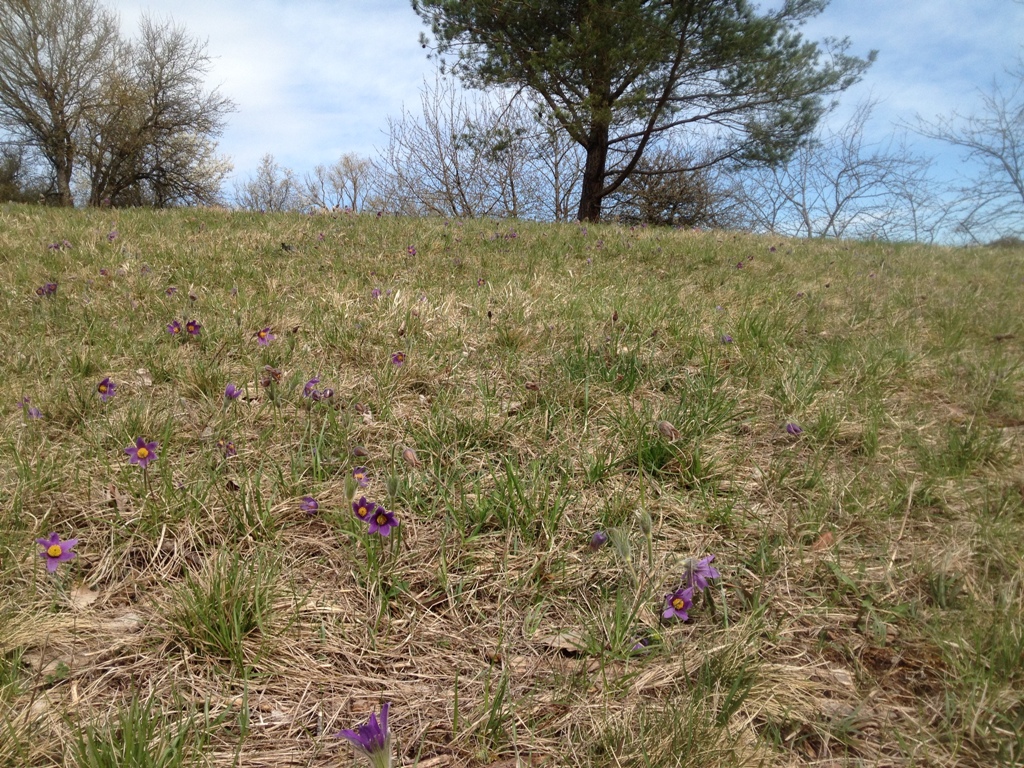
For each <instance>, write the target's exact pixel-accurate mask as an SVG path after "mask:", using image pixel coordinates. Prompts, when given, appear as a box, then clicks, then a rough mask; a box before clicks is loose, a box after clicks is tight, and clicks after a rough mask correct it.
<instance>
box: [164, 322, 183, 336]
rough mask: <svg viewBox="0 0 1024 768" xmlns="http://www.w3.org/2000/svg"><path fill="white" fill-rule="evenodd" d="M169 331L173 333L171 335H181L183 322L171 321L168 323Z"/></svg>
mask: <svg viewBox="0 0 1024 768" xmlns="http://www.w3.org/2000/svg"><path fill="white" fill-rule="evenodd" d="M167 332H168V333H169V334H171V336H181V323H179V322H178V321H177V320H171V322H170V323H168V324H167Z"/></svg>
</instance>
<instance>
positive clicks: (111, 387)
mask: <svg viewBox="0 0 1024 768" xmlns="http://www.w3.org/2000/svg"><path fill="white" fill-rule="evenodd" d="M96 391H97V392H99V394H100V400H102V401H103V402H104V403H105V402H107V400H109V399H110V398H112V397H113V396H114V395H116V394H117V384H115V383H114V382H112V381H111V380H110V377H109V376H108V377H107V378H105V379H104V380H103V381H101V382H100V383H99V384H97V385H96Z"/></svg>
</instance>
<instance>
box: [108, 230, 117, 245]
mask: <svg viewBox="0 0 1024 768" xmlns="http://www.w3.org/2000/svg"><path fill="white" fill-rule="evenodd" d="M117 235H118V232H117V230H116V229H112V230H110V231H109V232H107V242H108V243H112V242H114V241H115V240H117Z"/></svg>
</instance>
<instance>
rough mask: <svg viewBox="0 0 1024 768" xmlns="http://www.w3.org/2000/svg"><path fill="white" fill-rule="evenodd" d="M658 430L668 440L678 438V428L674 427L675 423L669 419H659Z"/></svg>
mask: <svg viewBox="0 0 1024 768" xmlns="http://www.w3.org/2000/svg"><path fill="white" fill-rule="evenodd" d="M658 431H659V432H660V433H661V434H662V435H664V436H665V437H667V438H668V439H669V440H678V439H679V430H678V429H676V428H675V425H674V424H673V423H672V422H671V421H664V420H663V421H659V422H658Z"/></svg>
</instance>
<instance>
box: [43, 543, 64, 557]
mask: <svg viewBox="0 0 1024 768" xmlns="http://www.w3.org/2000/svg"><path fill="white" fill-rule="evenodd" d="M46 554H48V555H49V556H50V557H60V556H61V555H63V554H64V550H63V549H61V548H60V544H51V545H50V546H48V547H47V548H46Z"/></svg>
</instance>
